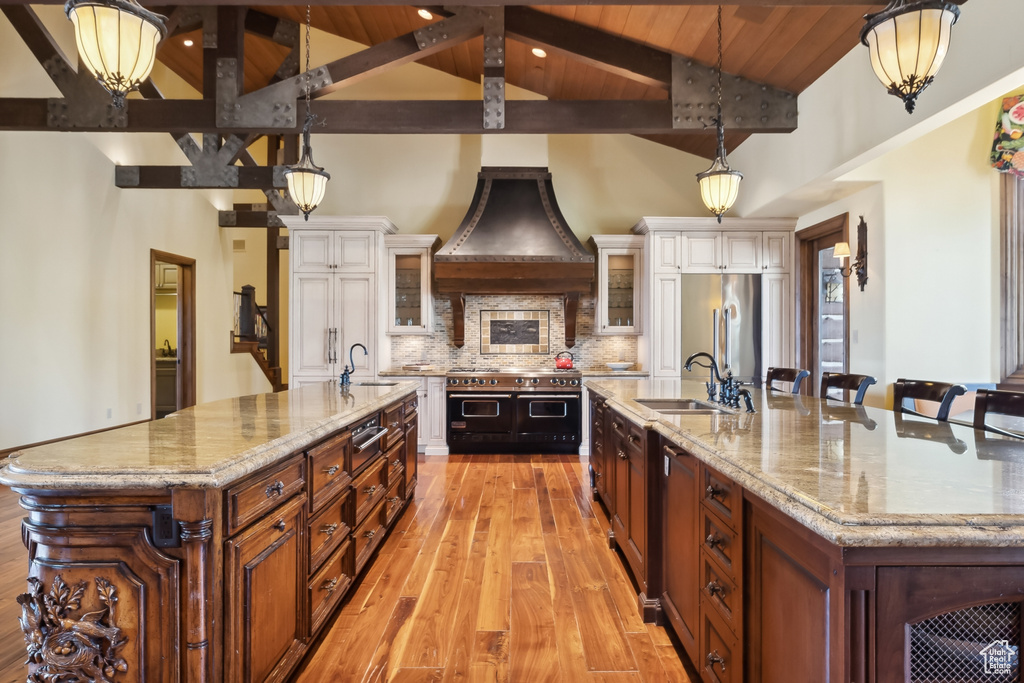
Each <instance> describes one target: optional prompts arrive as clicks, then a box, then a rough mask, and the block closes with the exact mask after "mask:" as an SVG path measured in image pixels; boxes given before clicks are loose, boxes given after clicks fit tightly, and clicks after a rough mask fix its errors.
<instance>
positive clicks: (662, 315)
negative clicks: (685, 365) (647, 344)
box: [651, 275, 682, 378]
mask: <svg viewBox="0 0 1024 683" xmlns="http://www.w3.org/2000/svg"><path fill="white" fill-rule="evenodd" d="M681 288H682V282H681V276H680V275H655V276H654V292H653V294H654V300H653V315H652V316H651V324H652V325H653V327H654V343H653V345H652V347H653V348H652V351H653V355H654V358H653V361H652V371H653V375H654V377H655V378H659V377H660V378H664V377H675V378H678V377H679V376H680V373H681V372H682V359H681V352H680V348H679V347H680V344H681V343H682V340H681V339H680V332H681V327H680V325H681V323H680V320H679V310H680V300H679V297H680V296H681V294H682V292H681Z"/></svg>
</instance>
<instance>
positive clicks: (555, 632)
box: [295, 455, 691, 683]
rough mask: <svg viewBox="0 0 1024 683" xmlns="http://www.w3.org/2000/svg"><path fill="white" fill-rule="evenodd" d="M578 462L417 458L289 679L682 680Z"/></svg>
mask: <svg viewBox="0 0 1024 683" xmlns="http://www.w3.org/2000/svg"><path fill="white" fill-rule="evenodd" d="M589 490H590V489H589V484H588V481H587V479H586V478H585V476H584V471H583V468H582V467H581V465H580V460H579V458H578V457H577V456H518V457H512V456H456V455H453V456H449V457H448V458H435V457H430V458H426V460H425V461H422V460H421V462H420V473H419V486H418V489H417V496H416V500H415V501H414V502H413V504H412V505H411V506H410V508H409V509H408V510H407V511H406V512H405V514H404V515H403V517H402V519H400V520H399V522H398V524H397V526H396V527H395V530H394V532H393V533H392V535H391V536H390V537H389V538H388V539H387V541H386V542H385V544H384V545H383V546H382V547H381V550H380V555H379V556H378V558H377V560H376V561H375V562H374V565H373V566H372V567H371V569H370V571H369V573H368V574H367V576H366V577H365V578H364V579H363V581H362V582H361V583H360V584H359V585H358V586H357V587H356V588H355V589H354V593H353V594H352V595H351V596H349V598H348V602H347V604H346V605H345V606H344V607H343V608H342V610H341V612H340V614H339V615H338V617H337V619H336V620H335V622H334V624H333V625H332V626H331V628H330V629H329V631H328V632H327V634H326V635H325V636H324V637H323V639H322V641H321V643H320V645H319V647H318V649H317V650H316V652H315V653H314V654H313V655H311V656H310V657H309V658H308V659H307V662H306V666H305V668H304V669H303V670H302V671H300V672H299V674H298V675H297V676H296V678H295V680H296V682H297V683H321V682H327V681H353V682H358V681H364V682H375V681H394V682H398V681H442V682H446V681H471V682H477V681H481V682H483V681H511V682H512V683H520V682H525V683H540V682H547V681H558V682H562V681H580V682H589V681H633V682H641V681H671V682H672V683H686V682H688V681H690V680H691V679H690V677H689V676H688V675H687V673H686V671H685V669H684V668H683V664H682V662H681V661H680V658H679V656H678V654H677V653H676V650H675V648H674V647H673V644H672V641H671V640H670V639H669V636H668V634H667V633H666V631H665V629H664V628H660V627H657V626H652V625H648V624H644V623H643V622H642V621H641V620H640V617H639V614H638V612H637V607H636V592H635V591H634V589H633V586H632V584H631V583H630V581H629V579H628V578H627V575H626V573H625V570H624V568H623V566H622V560H621V559H620V557H619V556H617V555H616V553H615V552H613V551H611V550H609V548H608V543H607V540H606V536H605V530H606V529H607V528H608V520H607V517H606V516H605V514H604V512H603V510H602V508H601V507H600V506H599V505H597V504H594V503H591V501H590V496H589Z"/></svg>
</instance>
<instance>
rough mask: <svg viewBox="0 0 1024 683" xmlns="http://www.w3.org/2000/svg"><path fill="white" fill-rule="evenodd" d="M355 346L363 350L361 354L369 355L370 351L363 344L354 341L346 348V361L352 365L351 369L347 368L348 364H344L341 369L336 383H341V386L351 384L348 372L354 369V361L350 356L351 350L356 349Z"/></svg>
mask: <svg viewBox="0 0 1024 683" xmlns="http://www.w3.org/2000/svg"><path fill="white" fill-rule="evenodd" d="M357 346H358V347H359V348H361V349H362V350H363V355H364V356H369V355H370V352H369V351H367V350H366V347H365V346H363V345H362V344H359V343H355V344H353V345H352V346H350V347H349V349H348V362H349V363H350V364H351V365H352V369H351V370H349V366H348V365H346V366H345V369H344V370H342V371H341V377H340V378H339V380H338V383H339V384H341V386H343V387H347V386H348V385H350V384H352V376H351V375H350V373H352V372H355V371H356V362H355V360H354V359H353V358H352V352H353V351H355V350H356V347H357Z"/></svg>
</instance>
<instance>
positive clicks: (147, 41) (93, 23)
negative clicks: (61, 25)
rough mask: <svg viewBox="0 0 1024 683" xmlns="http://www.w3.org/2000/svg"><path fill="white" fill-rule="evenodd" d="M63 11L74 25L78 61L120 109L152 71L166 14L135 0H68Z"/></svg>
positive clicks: (163, 34)
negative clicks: (153, 10)
mask: <svg viewBox="0 0 1024 683" xmlns="http://www.w3.org/2000/svg"><path fill="white" fill-rule="evenodd" d="M64 13H65V14H66V15H67V16H68V18H69V19H70V20H71V23H72V24H74V25H75V42H76V43H77V44H78V54H79V56H81V58H82V62H83V63H84V64H85V66H86V68H88V69H89V71H90V72H91V73H92V75H93V76H95V77H96V80H97V81H99V82H100V85H102V86H103V87H104V88H106V89H107V91H108V92H109V93H110V94H111V96H112V97H113V101H114V106H115V107H117V108H118V109H120V108H121V107H123V106H124V98H125V96H126V95H127V94H128V93H129V92H131V91H132V90H135V89H137V88H138V87H139V85H140V84H141V83H142V82H143V81H144V80H146V78H148V77H149V72H150V71H152V70H153V64H154V63H155V62H156V46H157V45H158V44H159V43H160V41H161V40H162V39H163V37H164V36H165V35H167V27H166V26H165V25H164V21H166V17H163V16H161V15H159V14H156V13H154V12H150V11H149V10H147V9H146V8H144V7H142V6H141V5H139V4H138V3H136V2H135V0H68V2H67V4H66V5H64Z"/></svg>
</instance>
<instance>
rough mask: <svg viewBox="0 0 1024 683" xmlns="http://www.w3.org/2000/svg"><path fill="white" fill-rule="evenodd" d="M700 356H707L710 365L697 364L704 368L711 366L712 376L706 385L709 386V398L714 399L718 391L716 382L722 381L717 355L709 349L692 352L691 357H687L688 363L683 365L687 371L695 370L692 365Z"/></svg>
mask: <svg viewBox="0 0 1024 683" xmlns="http://www.w3.org/2000/svg"><path fill="white" fill-rule="evenodd" d="M698 358H707V360H708V363H709V365H705V364H704V363H697V365H699V366H701V367H702V368H711V378H710V379H709V380H708V381H707V382H705V386H706V387H707V388H708V400H709V401H714V400H715V393H716V392H717V391H718V390H717V387H716V386H715V382H718V383H721V382H722V373H720V372H719V371H718V362H717V361H716V360H715V357H714V356H712V355H711V354H710V353H708V352H707V351H698V352H697V353H691V354H690V357H689V358H687V359H686V363H685V365H684V366H683V367H685V368H686V369H687V371H689V372H693V369H692V368H691V367H690V366H692V365H693V364H694V363H695V362H696V361H697V359H698Z"/></svg>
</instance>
